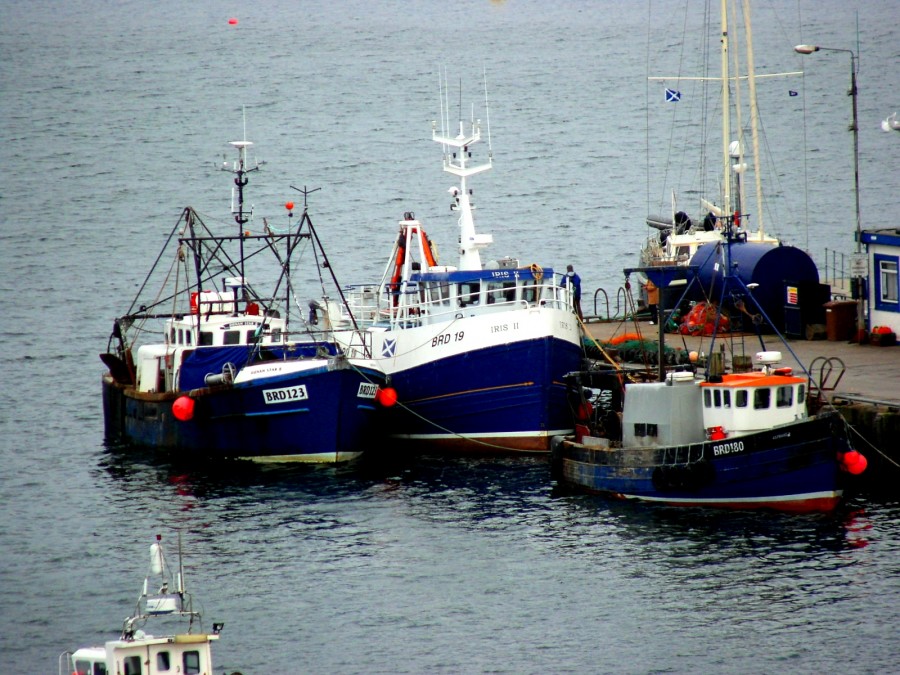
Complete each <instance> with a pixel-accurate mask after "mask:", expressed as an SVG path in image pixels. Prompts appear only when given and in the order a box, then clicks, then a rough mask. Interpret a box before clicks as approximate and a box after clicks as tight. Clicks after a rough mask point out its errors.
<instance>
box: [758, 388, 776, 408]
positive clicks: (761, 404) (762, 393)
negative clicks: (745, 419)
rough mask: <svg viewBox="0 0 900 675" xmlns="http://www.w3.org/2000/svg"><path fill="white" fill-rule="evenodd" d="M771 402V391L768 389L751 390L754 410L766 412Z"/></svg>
mask: <svg viewBox="0 0 900 675" xmlns="http://www.w3.org/2000/svg"><path fill="white" fill-rule="evenodd" d="M771 402H772V390H771V389H770V388H769V387H759V388H757V389H754V390H753V407H754V408H755V409H756V410H768V409H769V405H770V404H771Z"/></svg>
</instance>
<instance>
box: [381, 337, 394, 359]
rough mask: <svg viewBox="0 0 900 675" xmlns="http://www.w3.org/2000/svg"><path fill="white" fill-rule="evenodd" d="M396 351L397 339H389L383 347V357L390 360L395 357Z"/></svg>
mask: <svg viewBox="0 0 900 675" xmlns="http://www.w3.org/2000/svg"><path fill="white" fill-rule="evenodd" d="M395 349H397V338H389V339H387V340H385V341H384V345H382V347H381V355H382V356H383V357H384V358H386V359H389V358H391V357H392V356H393V355H394V350H395Z"/></svg>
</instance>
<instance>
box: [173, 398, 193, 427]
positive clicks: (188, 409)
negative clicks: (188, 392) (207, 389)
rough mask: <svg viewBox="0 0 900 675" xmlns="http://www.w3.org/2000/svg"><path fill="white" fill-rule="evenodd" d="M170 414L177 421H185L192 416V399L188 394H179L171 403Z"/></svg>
mask: <svg viewBox="0 0 900 675" xmlns="http://www.w3.org/2000/svg"><path fill="white" fill-rule="evenodd" d="M172 414H173V415H174V416H175V419H177V420H178V421H179V422H187V421H189V420H191V419H193V417H194V399H192V398H191V397H190V396H179V397H178V398H176V399H175V403H173V404H172Z"/></svg>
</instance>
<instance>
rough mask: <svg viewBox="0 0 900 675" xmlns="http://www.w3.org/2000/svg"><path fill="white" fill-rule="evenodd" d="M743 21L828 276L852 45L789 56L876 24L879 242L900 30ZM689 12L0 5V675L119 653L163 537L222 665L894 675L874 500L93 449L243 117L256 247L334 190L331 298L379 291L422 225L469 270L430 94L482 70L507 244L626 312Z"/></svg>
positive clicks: (789, 234)
mask: <svg viewBox="0 0 900 675" xmlns="http://www.w3.org/2000/svg"><path fill="white" fill-rule="evenodd" d="M713 4H714V5H716V7H713V8H712V9H713V10H716V11H717V5H718V3H713ZM638 5H640V6H638ZM757 5H758V6H757V7H755V8H754V18H755V22H754V40H755V43H756V69H757V72H762V71H765V72H783V71H792V70H800V69H805V70H806V75H805V76H804V77H803V78H797V77H794V78H793V79H784V80H767V81H766V84H765V85H762V84H761V85H760V107H761V109H762V114H763V127H764V131H765V132H766V139H767V140H766V143H765V150H767V151H768V152H767V154H768V155H769V159H767V161H766V164H765V165H764V168H765V169H766V172H765V176H766V178H765V181H764V188H765V191H766V193H767V194H768V195H769V199H768V202H767V205H766V207H765V213H766V219H767V223H768V225H767V228H768V229H769V230H770V231H773V232H774V233H775V234H777V235H778V236H779V237H781V238H782V239H784V240H786V241H788V242H790V243H794V244H797V245H799V246H801V247H803V248H806V249H808V251H809V252H810V254H811V255H812V256H813V257H814V259H816V260H817V262H819V263H820V264H821V263H822V260H823V258H824V249H825V248H826V247H830V248H832V249H836V250H839V251H843V252H845V253H850V252H851V251H852V249H853V246H854V244H853V230H854V227H855V216H854V205H853V204H854V202H853V181H852V152H851V148H852V139H851V136H850V134H848V133H847V132H846V131H845V129H846V124H847V122H848V121H849V117H850V105H849V99H848V98H847V97H846V96H845V94H846V87H847V84H848V81H849V56H848V55H847V54H840V53H824V52H819V53H817V54H815V55H813V56H810V57H799V56H797V55H796V54H794V52H793V50H792V47H793V45H794V44H797V43H800V42H815V43H819V44H822V45H829V46H833V47H840V48H853V49H857V35H856V25H857V18H858V23H859V45H858V50H859V54H860V74H859V77H860V98H859V113H860V175H861V183H862V190H861V196H862V207H861V208H862V216H863V224H864V226H865V227H881V226H883V225H884V224H886V223H889V222H892V219H893V218H894V216H896V214H897V213H898V212H900V159H898V158H900V153H898V152H897V150H898V147H900V146H898V143H900V134H897V133H896V132H894V133H885V132H883V131H881V129H880V121H881V120H882V119H884V118H885V117H887V116H888V115H889V114H891V113H892V112H894V111H895V110H897V109H900V100H898V97H897V96H898V94H897V92H898V89H897V83H898V82H900V72H898V68H900V66H898V63H900V52H898V45H900V26H898V22H900V14H898V13H897V11H896V3H893V2H887V1H885V2H879V1H873V2H867V3H864V6H860V7H859V9H858V10H857V9H855V8H853V7H851V6H849V5H846V3H843V2H839V1H838V0H825V1H824V2H815V3H813V2H808V1H805V0H804V1H803V2H799V3H790V4H789V5H785V3H780V2H777V3H776V2H760V3H757ZM845 5H846V6H845ZM703 12H704V7H703V6H702V5H699V4H698V5H696V6H692V7H689V11H688V13H685V11H684V8H683V4H682V3H680V2H679V3H676V2H674V1H673V2H656V1H654V2H650V3H646V4H642V3H637V4H635V3H617V2H611V1H598V2H593V3H588V2H562V3H546V2H539V1H538V0H532V1H524V0H523V1H516V0H507V1H506V2H500V1H496V2H489V1H488V0H478V1H475V0H470V1H466V2H454V3H446V2H438V1H434V2H400V1H399V0H397V1H394V2H380V3H368V2H358V1H348V2H334V3H328V4H325V5H323V4H322V3H316V2H306V1H297V2H284V1H282V2H277V1H276V2H262V3H238V2H227V1H226V2H220V1H217V2H213V1H211V0H198V1H196V2H191V3H182V2H173V1H170V0H164V1H162V2H154V3H147V2H134V1H129V2H116V3H113V2H103V1H100V0H83V1H77V2H66V3H58V2H50V1H47V0H43V1H42V0H37V1H35V2H27V3H23V2H16V1H14V0H0V119H2V124H3V129H4V131H5V134H4V137H3V142H2V143H0V159H2V167H3V170H4V179H3V181H2V183H0V185H2V188H0V350H2V353H3V355H4V358H3V359H2V360H0V382H2V383H3V386H4V395H3V396H2V397H0V504H2V510H0V551H2V553H0V659H2V665H0V672H22V673H38V672H55V671H56V667H57V656H58V654H59V653H60V652H62V651H64V650H66V649H71V648H75V647H77V646H81V645H84V644H86V643H95V642H98V641H101V640H103V639H106V638H111V637H114V636H116V635H117V633H118V630H119V629H120V627H121V622H122V619H124V617H125V616H126V614H127V613H128V612H129V611H130V609H131V607H132V605H133V602H134V600H135V599H136V598H137V595H138V591H139V583H140V580H141V578H142V577H143V575H144V573H145V571H146V564H147V556H146V553H147V551H148V546H149V544H150V543H151V542H152V537H153V536H154V535H155V534H156V533H157V532H161V533H162V534H163V536H164V537H165V539H166V540H168V541H169V542H170V543H171V544H172V545H173V546H174V542H175V539H176V532H177V531H181V532H182V533H183V539H184V544H185V547H186V551H187V557H186V560H185V562H186V566H187V579H188V585H189V588H190V589H191V590H193V592H194V593H195V594H196V596H197V597H198V598H199V599H200V600H201V601H202V602H203V605H204V610H205V612H204V616H205V619H206V621H208V622H211V621H224V622H225V624H226V625H225V631H224V633H223V636H222V640H221V642H220V643H219V644H218V645H217V647H218V649H217V652H216V663H217V668H216V670H217V672H222V671H225V670H227V671H231V670H236V669H240V670H242V671H243V672H245V673H263V672H266V673H294V672H312V673H320V672H321V673H326V672H348V673H355V672H367V673H368V672H411V673H422V672H452V673H456V672H497V673H520V672H579V673H582V672H626V673H632V672H634V673H645V672H671V673H687V672H692V673H693V672H735V673H744V672H759V673H762V672H808V673H822V672H843V671H847V670H853V671H857V672H872V673H876V672H877V673H880V672H891V671H895V670H896V669H897V663H900V646H898V642H897V639H896V636H897V629H896V627H897V626H898V625H900V609H898V607H900V582H898V573H900V503H898V501H897V500H896V498H893V497H892V496H890V495H887V496H877V497H875V496H870V495H852V496H851V497H850V499H849V500H848V502H847V503H846V504H845V505H844V506H843V507H842V508H841V509H840V510H839V512H838V513H836V514H834V515H829V516H800V517H798V516H784V515H774V514H732V513H719V512H702V511H673V510H669V509H657V508H646V507H641V506H635V505H630V504H623V503H617V502H609V501H606V500H603V499H598V498H592V497H576V496H567V495H558V494H555V493H554V492H553V486H552V483H551V481H550V476H549V468H548V466H547V463H546V461H545V460H542V459H533V458H532V459H478V460H476V459H461V460H448V459H441V458H438V457H433V456H425V457H422V458H420V459H415V460H412V459H404V460H398V461H396V462H393V463H392V464H389V465H387V466H384V465H382V464H380V463H378V462H369V463H367V464H364V465H361V466H354V467H341V468H334V467H331V468H309V467H298V468H278V469H271V468H269V469H265V468H259V467H253V466H250V467H247V466H234V465H227V464H226V465H218V464H215V465H213V464H210V465H202V466H196V465H195V466H180V465H176V464H171V463H169V462H168V461H167V460H165V459H161V458H158V457H155V456H154V455H152V454H146V453H136V452H134V451H131V450H128V449H108V448H106V447H105V446H104V445H103V439H102V418H101V410H100V387H99V379H100V375H101V372H102V371H103V367H102V365H101V363H100V362H99V359H97V354H98V353H99V352H101V351H104V350H105V347H106V339H107V336H108V333H109V330H110V328H111V321H112V318H113V317H114V316H116V315H118V314H121V313H122V312H123V311H124V310H125V309H126V308H127V305H128V303H129V302H130V300H131V298H132V296H133V294H134V292H135V291H136V290H137V286H138V285H139V284H140V282H141V281H142V280H143V276H144V274H145V272H146V270H147V269H148V267H149V265H150V264H151V263H152V261H153V259H154V258H155V255H156V253H157V250H158V247H159V246H161V244H162V242H163V238H164V237H165V235H167V234H168V232H169V230H170V229H171V227H172V225H173V224H174V223H175V222H176V220H177V218H178V215H179V213H180V211H181V209H182V208H183V207H184V206H187V205H191V206H194V207H195V208H196V209H197V210H198V211H200V212H201V213H203V214H204V216H205V218H206V219H207V222H208V223H220V224H221V225H220V227H221V228H223V229H222V231H229V230H228V228H230V227H231V225H230V223H231V218H230V214H229V201H228V199H229V192H228V190H229V185H230V182H229V181H230V177H229V176H228V174H224V173H222V172H221V171H219V165H220V164H221V161H222V156H223V154H228V157H229V159H230V158H231V154H230V151H231V149H230V148H229V147H228V146H227V141H231V140H238V139H241V138H243V137H244V133H245V132H244V128H245V126H246V137H247V138H249V139H250V140H252V141H255V142H256V146H255V149H256V150H257V153H256V154H257V156H258V158H259V159H261V160H265V161H266V162H267V163H266V165H265V166H264V167H263V169H264V170H263V171H261V172H259V173H258V174H255V175H254V176H253V177H252V182H251V185H250V192H249V194H250V201H251V202H252V203H253V204H254V212H255V215H256V218H255V221H254V224H253V225H252V227H256V228H258V227H261V221H262V217H263V216H265V217H267V218H268V219H269V221H270V222H271V223H273V224H275V225H276V226H278V225H286V224H287V222H286V215H285V213H286V212H285V211H284V209H283V206H282V204H283V202H285V201H287V200H288V199H292V200H295V201H297V197H298V195H297V193H296V192H294V191H293V190H291V189H290V186H291V185H295V186H303V185H308V186H310V187H321V188H322V189H321V191H319V192H317V193H315V194H314V195H313V196H312V199H311V214H312V217H313V218H314V220H315V221H316V222H317V223H318V226H319V233H320V236H321V237H322V239H323V241H324V243H325V245H326V247H327V248H328V249H329V251H330V255H331V258H332V263H333V266H334V268H335V270H336V272H337V273H338V276H339V278H340V279H341V280H342V281H344V282H345V283H349V282H351V281H359V280H362V279H366V278H369V277H372V276H375V275H380V273H381V265H382V264H383V262H384V261H383V259H382V255H384V256H386V255H387V251H388V247H389V246H390V245H391V242H392V239H393V237H394V234H395V228H396V221H397V220H398V219H399V218H400V217H401V215H402V213H403V212H404V211H406V210H413V211H415V212H416V215H417V216H418V217H419V218H420V219H422V220H423V221H424V222H425V223H426V225H427V226H428V227H429V231H430V233H431V235H432V236H433V237H434V239H435V240H436V241H437V243H438V247H439V249H440V251H441V262H445V263H448V264H452V263H453V258H454V253H453V252H454V250H455V240H456V224H455V217H454V216H453V215H452V214H451V213H450V211H449V209H448V208H447V207H448V203H449V202H448V199H449V195H447V193H446V190H447V188H448V187H449V186H450V185H451V184H452V181H451V180H448V179H449V178H450V177H449V176H445V175H443V174H442V173H441V171H440V163H439V149H438V148H437V146H436V144H434V143H432V142H431V141H430V126H431V120H432V119H438V118H439V108H438V87H437V83H438V74H437V73H438V69H439V68H442V67H446V68H447V70H448V74H449V79H450V81H451V83H452V87H453V90H454V94H453V95H452V96H451V100H454V102H458V100H459V96H458V93H457V91H458V84H459V82H460V80H461V81H462V84H463V96H462V100H463V105H464V106H466V107H467V106H468V105H469V103H470V102H473V101H474V102H475V103H476V104H477V105H478V107H479V112H478V113H477V115H478V116H479V117H481V118H482V119H485V118H486V114H485V113H484V111H483V92H482V82H481V80H482V73H483V72H486V73H487V80H488V93H489V97H490V101H491V104H490V119H491V142H492V145H493V150H494V155H495V162H496V164H495V169H494V170H493V171H492V172H490V173H489V174H486V175H484V176H479V177H477V178H476V179H474V180H473V186H474V188H475V197H476V203H477V204H478V206H479V211H478V212H477V216H478V218H479V221H478V222H479V224H480V227H481V228H482V229H483V230H484V231H490V232H492V233H493V234H494V238H495V242H496V244H495V246H494V247H493V249H492V252H493V255H495V256H502V255H513V256H517V257H519V258H521V259H522V261H523V262H532V261H535V262H540V263H541V264H543V265H549V266H553V267H561V266H563V265H565V264H567V263H573V264H574V265H575V267H576V269H578V271H579V273H580V274H581V276H582V278H583V279H584V283H585V287H586V288H587V289H590V291H591V292H592V291H593V289H595V288H597V287H601V286H602V287H604V288H607V289H608V290H610V292H614V291H615V289H616V288H617V287H618V286H619V284H620V283H621V268H622V267H623V265H626V264H632V263H633V261H634V258H635V255H636V252H637V250H638V248H639V247H640V244H641V242H642V240H643V238H644V237H645V236H646V234H647V231H646V228H645V226H644V224H643V219H644V216H645V215H646V214H647V213H648V212H661V211H664V210H665V209H666V208H668V192H667V187H677V188H678V189H679V192H686V191H687V190H688V189H690V187H691V179H692V177H693V176H695V175H696V169H695V168H694V167H695V165H696V155H697V154H698V148H699V146H696V144H695V146H696V147H695V148H694V149H693V150H692V151H690V152H684V151H681V150H679V151H675V150H674V148H675V147H676V146H677V145H678V146H680V145H683V142H682V141H683V140H684V137H688V136H691V135H694V136H696V135H698V134H699V131H698V129H699V126H698V125H699V124H700V120H699V108H697V109H696V110H697V111H698V112H696V113H694V112H693V111H694V110H695V108H692V107H690V106H692V105H696V100H697V96H696V95H695V93H694V90H693V89H692V86H693V85H689V84H687V83H684V84H679V85H678V86H679V87H680V88H681V89H682V90H683V93H684V96H683V99H682V103H681V104H678V105H682V106H683V107H682V108H678V109H677V110H678V111H680V112H679V113H678V116H677V117H676V116H675V113H674V112H673V108H671V107H665V106H664V104H663V100H662V93H661V91H657V90H656V89H653V88H652V87H654V86H656V85H648V83H647V80H646V78H647V75H648V74H651V75H666V76H675V75H679V74H681V75H691V74H696V72H695V67H694V65H693V61H694V60H695V59H696V57H697V56H698V54H699V52H700V51H701V50H702V47H703V43H704V40H703V39H702V37H701V33H699V32H698V30H699V29H698V28H697V26H698V25H699V20H700V18H701V15H702V14H703ZM857 14H858V16H857ZM229 17H236V18H238V20H239V23H238V24H237V25H236V26H233V25H229V23H228V19H229ZM685 28H687V30H688V33H689V38H688V39H687V41H685V40H683V39H682V33H683V31H684V29H685ZM685 45H686V46H685ZM773 83H774V84H773ZM789 90H796V91H798V92H799V95H798V96H789V94H788V91H789ZM244 111H246V114H244ZM455 116H456V114H455V113H454V117H455ZM673 122H674V124H673ZM648 128H649V129H650V131H648ZM673 129H675V131H673ZM708 137H709V139H708V142H709V144H710V155H711V157H713V158H715V156H716V153H717V152H718V151H717V150H716V148H717V144H718V137H717V136H716V134H715V132H714V131H709V132H708ZM711 161H715V160H714V159H713V160H711ZM648 163H649V167H650V170H649V172H648ZM648 176H649V177H648ZM712 180H713V181H714V180H715V179H714V178H713V179H712ZM751 211H752V209H751ZM248 274H251V275H253V279H254V280H259V281H260V282H261V283H260V285H261V286H263V287H264V286H265V280H266V279H267V278H271V277H272V276H274V275H275V271H273V270H272V269H254V270H251V271H249V272H248ZM267 275H268V276H267ZM301 281H302V280H301ZM308 281H310V282H311V281H312V277H310V279H309V280H308ZM309 293H310V296H313V295H316V294H317V290H316V289H315V287H314V286H312V285H311V286H310V289H309ZM373 450H376V449H375V448H373ZM381 450H382V451H387V452H389V451H390V450H391V449H390V448H385V449H381ZM373 454H374V453H373Z"/></svg>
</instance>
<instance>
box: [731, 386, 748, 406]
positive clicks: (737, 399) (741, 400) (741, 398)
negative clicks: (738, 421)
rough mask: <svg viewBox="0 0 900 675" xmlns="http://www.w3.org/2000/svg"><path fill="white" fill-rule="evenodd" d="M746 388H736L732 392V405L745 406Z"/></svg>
mask: <svg viewBox="0 0 900 675" xmlns="http://www.w3.org/2000/svg"><path fill="white" fill-rule="evenodd" d="M747 401H748V396H747V390H746V389H738V390H737V391H736V392H734V405H735V406H737V407H738V408H746V407H747Z"/></svg>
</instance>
